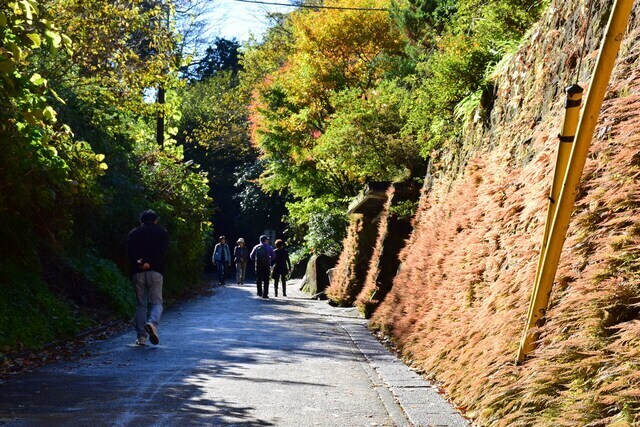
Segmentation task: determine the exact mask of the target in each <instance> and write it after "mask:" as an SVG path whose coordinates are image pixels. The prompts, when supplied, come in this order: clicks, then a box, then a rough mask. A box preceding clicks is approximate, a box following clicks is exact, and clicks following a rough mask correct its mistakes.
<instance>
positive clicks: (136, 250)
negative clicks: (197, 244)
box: [127, 210, 169, 346]
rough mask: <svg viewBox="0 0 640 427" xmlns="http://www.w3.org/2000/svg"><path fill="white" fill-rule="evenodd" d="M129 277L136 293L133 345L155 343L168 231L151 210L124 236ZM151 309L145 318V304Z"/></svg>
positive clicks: (143, 213) (160, 305)
mask: <svg viewBox="0 0 640 427" xmlns="http://www.w3.org/2000/svg"><path fill="white" fill-rule="evenodd" d="M127 249H128V255H129V264H130V267H131V278H132V281H133V285H134V288H135V292H136V313H135V320H134V322H135V329H136V334H137V340H136V345H141V346H146V345H147V334H149V341H151V343H152V344H154V345H157V344H158V343H159V342H160V338H159V337H158V324H159V323H160V317H161V316H162V284H163V276H162V275H163V274H164V267H165V262H166V260H165V258H166V255H167V250H168V249H169V233H167V230H165V229H164V228H163V227H161V226H159V225H158V215H156V213H155V212H154V211H152V210H147V211H144V212H142V213H141V214H140V225H139V226H138V227H136V228H134V229H133V230H131V232H129V236H128V238H127ZM148 302H151V310H150V312H149V317H148V318H147V303H148Z"/></svg>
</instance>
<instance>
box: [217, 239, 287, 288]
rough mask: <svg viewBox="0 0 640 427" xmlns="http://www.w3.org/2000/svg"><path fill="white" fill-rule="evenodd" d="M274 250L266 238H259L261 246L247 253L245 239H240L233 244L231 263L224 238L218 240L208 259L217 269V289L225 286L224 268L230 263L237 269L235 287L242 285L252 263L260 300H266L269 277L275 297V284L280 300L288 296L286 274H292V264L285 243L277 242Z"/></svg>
mask: <svg viewBox="0 0 640 427" xmlns="http://www.w3.org/2000/svg"><path fill="white" fill-rule="evenodd" d="M275 244H276V249H275V250H274V249H273V248H272V247H271V245H269V237H268V236H265V235H262V236H260V243H259V244H257V245H256V246H254V248H253V249H252V250H251V252H249V248H247V247H246V246H245V242H244V239H243V238H242V237H241V238H239V239H238V241H237V242H236V247H235V248H234V250H233V259H232V257H231V251H230V249H229V245H228V244H227V242H226V237H225V236H220V238H219V242H218V243H217V244H216V246H215V248H214V249H213V255H212V257H211V261H212V263H213V264H214V265H215V266H216V271H217V273H218V285H220V286H223V285H224V284H225V278H226V276H227V268H230V267H231V263H232V260H233V263H234V264H235V267H236V284H238V285H244V280H245V274H246V270H247V264H248V263H249V261H252V262H253V263H254V265H255V270H256V290H257V294H258V296H259V297H262V298H269V281H270V276H272V277H273V280H274V292H275V296H276V297H277V296H278V283H279V282H281V283H282V296H284V297H286V296H287V274H289V270H291V260H290V259H289V253H288V252H287V250H286V249H285V248H284V242H283V241H282V240H281V239H278V240H276V243H275Z"/></svg>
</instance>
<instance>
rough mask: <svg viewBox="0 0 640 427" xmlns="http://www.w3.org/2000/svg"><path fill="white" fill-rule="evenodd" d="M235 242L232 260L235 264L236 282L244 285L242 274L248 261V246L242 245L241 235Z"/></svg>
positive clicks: (243, 274)
mask: <svg viewBox="0 0 640 427" xmlns="http://www.w3.org/2000/svg"><path fill="white" fill-rule="evenodd" d="M236 243H237V246H236V247H235V248H234V249H233V261H234V262H235V264H236V283H237V284H238V285H244V276H245V272H246V270H247V263H248V262H249V248H248V247H246V246H245V245H244V239H243V238H242V237H241V238H239V239H238V241H237V242H236Z"/></svg>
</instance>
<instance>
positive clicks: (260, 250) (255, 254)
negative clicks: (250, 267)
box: [249, 235, 276, 298]
mask: <svg viewBox="0 0 640 427" xmlns="http://www.w3.org/2000/svg"><path fill="white" fill-rule="evenodd" d="M249 258H250V259H251V260H252V261H254V262H255V265H256V287H257V291H258V296H259V297H262V298H269V273H270V272H271V264H272V263H273V261H274V260H275V259H276V255H275V253H274V252H273V248H272V247H271V246H269V238H268V237H267V236H265V235H262V236H260V244H258V245H256V246H255V247H254V248H253V250H252V251H251V255H249Z"/></svg>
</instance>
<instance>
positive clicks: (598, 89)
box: [516, 0, 633, 364]
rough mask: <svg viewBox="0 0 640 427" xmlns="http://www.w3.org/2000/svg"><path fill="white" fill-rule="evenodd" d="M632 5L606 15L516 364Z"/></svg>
mask: <svg viewBox="0 0 640 427" xmlns="http://www.w3.org/2000/svg"><path fill="white" fill-rule="evenodd" d="M632 6H633V0H617V1H616V2H615V4H614V5H613V10H612V12H611V16H610V17H609V23H608V25H607V33H606V35H605V38H604V40H603V41H602V46H601V47H600V53H599V54H598V60H597V61H596V68H595V70H594V73H593V77H592V78H591V84H590V85H589V93H588V95H587V101H586V103H585V106H584V111H583V113H582V117H581V119H580V123H579V125H578V133H577V134H576V139H575V143H574V144H573V149H572V151H571V156H570V159H569V166H568V168H567V171H566V175H565V177H564V181H563V185H562V190H561V193H560V197H559V199H558V201H557V207H556V214H555V217H554V219H553V223H552V225H551V228H550V232H549V237H548V242H547V245H546V250H545V251H544V258H543V261H542V267H541V269H540V273H539V281H538V282H539V283H538V286H537V288H536V289H534V295H532V298H531V305H530V306H529V316H528V319H527V325H526V327H525V331H524V333H523V336H522V341H521V342H520V348H519V350H518V355H517V357H516V363H518V364H519V363H522V362H523V361H524V358H525V357H526V355H527V354H529V353H530V352H531V351H532V350H533V349H534V348H535V341H536V336H535V334H533V333H532V331H531V329H532V328H535V327H536V326H541V325H542V324H543V323H544V316H545V313H546V311H547V305H548V303H549V296H550V294H551V288H552V285H553V281H554V280H555V275H556V271H557V269H558V263H559V262H560V255H561V253H562V246H563V245H564V241H565V238H566V234H567V230H568V229H569V220H570V218H571V213H572V211H573V205H574V203H575V200H576V194H577V190H578V185H579V184H580V177H581V176H582V171H583V169H584V165H585V162H586V160H587V154H588V152H589V146H590V145H591V139H592V137H593V132H594V130H595V128H596V125H597V122H598V116H599V114H600V108H601V107H602V101H603V100H604V95H605V92H606V90H607V85H608V83H609V78H610V77H611V71H612V70H613V65H614V63H615V59H616V56H617V55H618V50H619V48H620V43H621V41H622V38H623V36H624V33H625V30H626V28H627V23H628V20H629V14H630V13H631V8H632Z"/></svg>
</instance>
